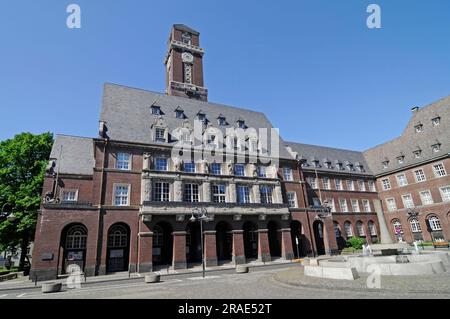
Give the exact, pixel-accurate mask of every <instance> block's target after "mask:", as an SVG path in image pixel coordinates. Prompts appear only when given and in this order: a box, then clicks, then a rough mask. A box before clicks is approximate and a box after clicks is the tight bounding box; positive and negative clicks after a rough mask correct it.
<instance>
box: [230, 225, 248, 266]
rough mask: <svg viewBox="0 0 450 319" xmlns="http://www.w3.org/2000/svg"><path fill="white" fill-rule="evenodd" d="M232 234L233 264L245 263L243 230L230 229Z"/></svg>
mask: <svg viewBox="0 0 450 319" xmlns="http://www.w3.org/2000/svg"><path fill="white" fill-rule="evenodd" d="M231 233H232V234H233V262H234V264H235V265H239V264H245V251H244V231H243V230H232V231H231Z"/></svg>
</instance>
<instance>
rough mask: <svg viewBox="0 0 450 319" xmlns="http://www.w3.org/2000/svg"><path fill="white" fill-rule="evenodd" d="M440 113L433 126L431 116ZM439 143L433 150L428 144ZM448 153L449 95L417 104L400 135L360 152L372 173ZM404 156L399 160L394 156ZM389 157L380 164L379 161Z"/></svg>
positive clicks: (409, 164) (386, 171)
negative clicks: (419, 106) (384, 164)
mask: <svg viewBox="0 0 450 319" xmlns="http://www.w3.org/2000/svg"><path fill="white" fill-rule="evenodd" d="M437 117H440V124H439V125H436V126H434V125H433V124H432V120H433V119H434V118H437ZM417 125H422V131H421V132H416V128H415V127H416V126H417ZM434 144H440V147H441V149H440V151H439V152H433V150H432V145H434ZM417 150H421V157H420V158H416V157H415V156H414V153H413V152H414V151H417ZM448 153H450V96H448V97H446V98H443V99H441V100H439V101H437V102H435V103H432V104H429V105H427V106H425V107H423V108H419V109H418V110H417V111H415V112H414V113H413V116H412V118H411V119H410V121H409V123H408V125H407V126H406V128H405V130H404V131H403V133H402V135H401V136H399V137H397V138H395V139H393V140H391V141H389V142H387V143H384V144H381V145H378V146H375V147H373V148H371V149H369V150H367V151H365V152H364V157H365V159H366V161H367V163H368V164H369V167H370V169H371V170H372V171H373V172H374V174H376V175H381V174H387V173H389V172H392V171H395V170H398V169H402V168H404V167H407V166H411V165H420V164H421V163H423V162H426V161H430V160H432V159H434V158H438V157H441V156H443V155H446V154H448ZM400 156H404V161H403V163H399V161H398V159H397V158H398V157H400ZM386 160H387V161H389V163H388V167H387V168H386V169H385V168H383V165H382V162H384V161H386Z"/></svg>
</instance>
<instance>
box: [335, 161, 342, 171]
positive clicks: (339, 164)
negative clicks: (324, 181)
mask: <svg viewBox="0 0 450 319" xmlns="http://www.w3.org/2000/svg"><path fill="white" fill-rule="evenodd" d="M336 167H337V168H338V169H339V170H342V168H343V166H342V163H341V162H336Z"/></svg>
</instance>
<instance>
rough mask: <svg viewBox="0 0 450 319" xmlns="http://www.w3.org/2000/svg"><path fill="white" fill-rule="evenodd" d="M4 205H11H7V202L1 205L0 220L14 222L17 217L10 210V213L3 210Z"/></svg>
mask: <svg viewBox="0 0 450 319" xmlns="http://www.w3.org/2000/svg"><path fill="white" fill-rule="evenodd" d="M6 206H11V205H9V204H8V203H6V204H4V205H3V207H2V211H1V213H0V220H1V219H6V220H7V221H9V222H14V221H15V220H16V219H17V217H16V216H15V215H14V214H13V213H12V212H11V213H8V212H5V207H6Z"/></svg>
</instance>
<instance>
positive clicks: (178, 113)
mask: <svg viewBox="0 0 450 319" xmlns="http://www.w3.org/2000/svg"><path fill="white" fill-rule="evenodd" d="M175 117H176V118H177V119H181V120H183V119H184V118H185V116H184V112H183V110H176V111H175Z"/></svg>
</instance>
